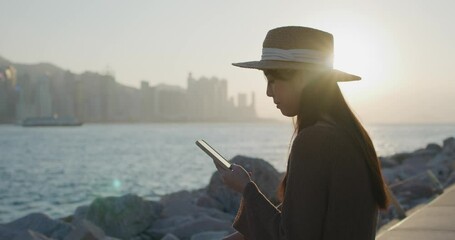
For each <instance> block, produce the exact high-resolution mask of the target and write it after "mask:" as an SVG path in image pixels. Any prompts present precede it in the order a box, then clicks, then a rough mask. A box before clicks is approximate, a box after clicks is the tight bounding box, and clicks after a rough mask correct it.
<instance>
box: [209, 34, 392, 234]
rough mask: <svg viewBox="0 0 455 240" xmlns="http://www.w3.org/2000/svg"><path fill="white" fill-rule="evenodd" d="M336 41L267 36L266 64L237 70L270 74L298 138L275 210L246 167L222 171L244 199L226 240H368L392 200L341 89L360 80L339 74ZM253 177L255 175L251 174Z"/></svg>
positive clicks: (270, 88)
mask: <svg viewBox="0 0 455 240" xmlns="http://www.w3.org/2000/svg"><path fill="white" fill-rule="evenodd" d="M332 59H333V36H332V35H331V34H330V33H327V32H323V31H320V30H317V29H312V28H306V27H281V28H276V29H272V30H270V31H269V32H268V34H267V36H266V38H265V40H264V43H263V52H262V57H261V60H260V61H255V62H245V63H235V64H233V65H235V66H238V67H244V68H254V69H259V70H262V71H264V74H265V76H266V78H267V96H269V97H271V98H273V102H274V103H275V104H276V106H277V108H278V109H280V111H281V113H282V114H283V115H285V116H288V117H296V126H295V134H294V136H295V138H294V140H293V144H292V148H291V152H290V155H289V159H288V165H287V171H286V175H285V177H284V179H283V181H282V183H281V186H280V189H279V197H280V199H281V204H280V206H279V207H276V206H274V205H272V203H270V202H269V201H268V200H267V199H266V198H265V196H264V195H263V194H262V193H261V191H260V189H259V188H258V187H257V185H256V184H255V183H254V182H253V181H252V180H251V176H250V174H249V173H248V172H247V171H246V170H245V169H244V168H243V167H241V166H239V165H233V168H232V170H224V169H222V168H220V167H218V166H217V168H218V171H219V172H220V174H221V177H222V180H223V182H224V183H225V184H226V185H227V186H228V187H230V188H231V189H233V190H234V191H237V192H239V193H242V200H241V204H240V208H239V211H238V213H237V216H236V219H235V221H234V225H233V226H234V228H235V229H236V230H237V231H238V232H236V233H234V234H232V235H230V236H228V237H226V238H225V239H258V240H274V239H287V240H316V239H317V240H319V239H324V240H332V239H337V240H343V239H346V240H347V239H349V240H357V239H358V240H367V239H374V238H375V231H376V220H377V214H378V209H386V208H387V205H388V196H387V191H386V186H385V184H384V181H383V179H382V175H381V170H380V165H379V161H378V158H377V156H376V152H375V149H374V146H373V144H372V142H371V140H370V138H369V136H368V134H367V132H366V131H365V129H364V128H363V127H362V125H361V123H360V122H359V121H358V119H357V118H356V117H355V115H354V114H353V113H352V111H351V110H350V108H349V106H348V105H347V103H346V101H345V100H344V98H343V96H342V93H341V91H340V89H339V87H338V85H337V82H339V81H353V80H360V77H358V76H355V75H352V74H348V73H345V72H342V71H338V70H334V69H333V67H332ZM253 174H254V173H253Z"/></svg>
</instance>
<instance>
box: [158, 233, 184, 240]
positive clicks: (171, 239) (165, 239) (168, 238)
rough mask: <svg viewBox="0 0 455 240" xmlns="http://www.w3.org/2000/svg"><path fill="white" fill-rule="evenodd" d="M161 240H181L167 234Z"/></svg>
mask: <svg viewBox="0 0 455 240" xmlns="http://www.w3.org/2000/svg"><path fill="white" fill-rule="evenodd" d="M161 240H180V239H179V238H178V237H177V236H175V235H174V234H172V233H168V234H166V235H165V236H164V237H163V238H161Z"/></svg>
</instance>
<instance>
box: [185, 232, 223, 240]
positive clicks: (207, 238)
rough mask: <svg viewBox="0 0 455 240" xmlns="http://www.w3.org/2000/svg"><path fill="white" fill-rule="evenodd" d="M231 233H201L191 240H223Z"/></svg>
mask: <svg viewBox="0 0 455 240" xmlns="http://www.w3.org/2000/svg"><path fill="white" fill-rule="evenodd" d="M228 234H229V233H228V232H227V231H209V232H201V233H197V234H194V235H193V236H191V239H190V240H215V239H222V238H223V237H225V236H227V235H228Z"/></svg>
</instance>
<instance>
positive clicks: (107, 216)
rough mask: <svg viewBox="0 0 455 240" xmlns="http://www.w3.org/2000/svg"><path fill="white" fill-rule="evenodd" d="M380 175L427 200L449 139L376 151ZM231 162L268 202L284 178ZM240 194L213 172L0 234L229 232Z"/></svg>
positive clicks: (199, 239)
mask: <svg viewBox="0 0 455 240" xmlns="http://www.w3.org/2000/svg"><path fill="white" fill-rule="evenodd" d="M379 159H380V160H381V163H382V169H383V175H384V177H385V179H386V181H387V183H388V185H389V187H390V189H391V191H392V192H393V193H394V196H395V197H396V199H397V200H398V201H399V203H400V205H401V207H402V208H403V210H404V211H406V210H409V209H412V208H413V207H415V206H416V205H418V204H422V203H426V202H428V201H430V200H431V199H433V198H434V197H435V196H437V195H438V194H440V193H441V192H443V189H444V188H445V187H447V186H449V185H451V184H453V183H455V171H454V170H455V138H453V137H451V138H447V139H445V140H444V141H443V145H442V146H440V145H438V144H435V143H431V144H428V145H427V146H426V147H425V148H421V149H418V150H416V151H414V152H411V153H398V154H394V155H391V156H386V157H379ZM231 161H232V162H234V163H237V164H240V165H242V166H244V167H245V168H246V169H247V170H248V171H250V172H253V179H254V181H255V182H256V183H257V184H258V185H259V187H260V188H261V190H262V191H263V193H264V194H265V195H266V196H267V197H269V199H270V200H271V201H272V202H276V201H277V200H276V198H275V195H276V194H275V191H276V188H277V186H278V184H279V182H280V179H281V177H282V173H279V172H278V171H277V170H276V169H275V168H274V167H273V166H272V165H270V164H269V163H268V162H266V161H264V160H262V159H257V158H249V157H245V156H236V157H234V158H233V159H232V160H231ZM239 203H240V194H238V193H235V192H233V191H231V190H229V189H227V188H226V187H225V186H224V185H223V183H222V182H221V180H220V178H219V176H218V173H217V172H215V173H214V174H213V175H212V177H211V179H210V182H209V184H208V185H207V187H205V188H202V189H197V190H193V191H179V192H176V193H171V194H168V195H165V196H163V197H162V198H161V199H160V200H159V201H149V200H147V199H144V198H142V197H140V196H137V195H133V194H128V195H124V196H121V197H105V198H97V199H95V200H94V201H93V202H92V203H91V204H90V205H88V206H80V207H78V208H77V209H76V210H75V212H74V214H72V215H70V216H68V217H65V218H62V219H52V218H50V217H48V216H47V215H45V214H43V213H33V214H29V215H27V216H24V217H22V218H19V219H17V220H15V221H12V222H10V223H6V224H0V239H8V240H13V239H20V240H28V239H30V240H32V239H33V240H38V239H39V240H49V239H63V240H80V239H85V240H87V239H93V240H101V239H104V240H115V239H127V240H155V239H156V240H163V239H164V240H208V239H221V238H222V237H223V236H225V235H227V234H229V233H231V232H233V231H234V229H233V228H232V226H231V224H232V221H233V219H234V217H235V213H236V212H237V208H238V206H239ZM399 214H400V213H399V211H397V209H396V208H395V207H393V206H391V207H390V208H389V210H388V211H383V212H381V214H380V221H379V224H378V228H379V227H380V226H382V225H384V224H386V223H387V222H389V221H391V220H393V219H396V218H398V217H400V216H399Z"/></svg>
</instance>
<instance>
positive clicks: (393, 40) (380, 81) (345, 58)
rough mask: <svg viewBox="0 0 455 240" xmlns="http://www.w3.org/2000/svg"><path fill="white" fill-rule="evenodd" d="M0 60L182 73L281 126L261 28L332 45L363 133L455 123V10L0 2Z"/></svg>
mask: <svg viewBox="0 0 455 240" xmlns="http://www.w3.org/2000/svg"><path fill="white" fill-rule="evenodd" d="M0 7H1V8H2V9H8V11H4V12H3V13H2V15H1V16H0V18H1V21H0V28H1V29H2V32H3V34H2V38H1V39H0V55H2V56H3V57H6V58H8V59H10V60H12V61H13V62H21V63H38V62H52V63H55V64H58V65H59V66H61V67H62V68H64V69H69V70H70V71H71V72H74V73H79V74H80V73H82V72H83V71H85V70H88V71H92V72H105V71H106V70H109V71H111V72H112V73H113V74H114V76H115V77H116V79H117V81H118V82H120V83H122V84H125V85H127V86H135V87H137V86H139V85H140V82H141V81H143V80H147V81H150V83H151V84H152V85H153V84H156V83H157V82H154V79H155V78H156V79H165V83H166V84H171V85H179V86H184V84H185V78H186V76H187V74H188V72H190V71H191V72H193V73H195V74H205V75H208V76H215V75H216V76H221V77H223V78H226V79H229V83H230V85H229V89H228V91H229V92H232V93H237V92H255V94H256V102H257V111H258V116H261V117H273V118H276V119H280V120H284V119H285V117H283V116H281V114H280V112H279V111H277V109H276V108H274V105H273V102H272V100H271V99H270V98H267V96H266V95H265V81H264V80H263V79H264V76H263V74H262V73H261V72H260V71H254V70H244V69H238V68H235V67H233V66H231V63H232V62H241V61H248V60H258V59H259V58H260V53H261V44H262V41H263V39H264V37H265V34H266V33H267V31H268V30H270V29H272V28H275V27H279V26H285V25H303V26H309V27H314V28H319V29H322V30H325V31H328V32H330V33H332V34H333V35H334V40H335V56H334V60H335V63H334V66H335V68H337V69H341V70H345V71H347V72H350V73H353V74H356V75H359V76H361V77H362V78H363V79H362V80H361V81H360V82H355V83H342V84H340V88H341V89H342V91H343V94H344V96H345V98H346V99H347V101H348V103H349V104H350V106H351V107H352V109H353V110H354V112H355V113H357V115H358V116H359V118H360V120H361V121H363V122H365V123H454V122H455V107H454V106H453V104H451V103H452V102H454V101H455V96H454V95H455V94H453V90H452V89H455V81H454V79H455V73H454V72H453V71H452V67H451V62H452V56H453V55H454V54H455V46H454V45H453V44H452V43H453V42H454V41H455V31H453V30H452V26H451V23H452V22H454V21H455V17H454V15H453V14H452V12H451V9H453V8H454V7H455V3H454V2H453V1H449V0H441V1H438V2H437V3H433V2H428V1H420V0H418V1H411V0H403V1H399V2H397V1H392V0H386V1H357V0H347V1H342V2H340V1H336V0H327V1H322V2H312V1H298V2H295V1H290V2H285V3H283V2H273V3H263V2H259V1H257V0H254V1H249V2H248V3H242V4H236V3H235V2H233V3H231V2H211V1H207V0H201V1H198V2H196V3H193V2H191V3H190V2H181V3H178V4H177V3H176V2H159V3H158V2H150V1H135V2H134V3H129V2H124V1H117V0H113V1H107V0H100V1H96V2H92V1H85V0H82V1H77V2H61V1H56V0H46V1H40V2H23V1H14V2H9V1H0Z"/></svg>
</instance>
